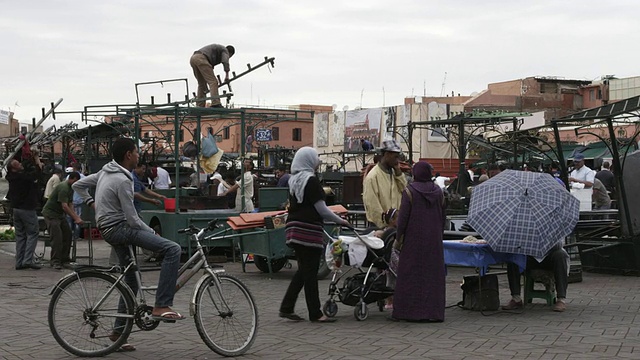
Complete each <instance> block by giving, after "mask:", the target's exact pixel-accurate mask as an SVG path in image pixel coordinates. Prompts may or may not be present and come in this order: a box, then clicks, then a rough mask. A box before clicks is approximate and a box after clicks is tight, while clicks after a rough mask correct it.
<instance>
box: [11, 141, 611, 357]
mask: <svg viewBox="0 0 640 360" xmlns="http://www.w3.org/2000/svg"><path fill="white" fill-rule="evenodd" d="M401 152H402V151H401V148H400V146H399V145H398V143H397V142H396V141H394V140H388V141H384V142H383V146H382V148H381V149H379V153H378V154H377V156H376V160H377V161H376V162H375V163H374V164H373V165H371V166H368V167H367V168H366V171H364V172H363V194H362V196H363V203H364V206H365V212H366V218H367V220H368V222H369V223H370V224H371V225H373V226H375V227H376V228H378V229H379V232H378V235H379V236H381V238H384V239H387V238H388V237H389V235H390V234H393V240H392V241H393V246H392V253H391V257H390V260H391V261H390V262H391V267H392V269H393V270H394V272H395V273H396V274H397V277H395V276H388V278H387V285H388V286H390V287H393V288H395V293H394V296H393V298H390V299H388V300H387V303H386V306H385V308H386V309H388V310H390V311H391V314H390V318H391V319H392V320H406V321H421V322H423V321H428V322H441V321H444V319H445V312H444V309H445V273H446V271H445V264H444V256H443V242H442V240H443V232H444V230H445V229H444V224H445V210H446V204H447V196H448V193H449V192H451V191H452V189H451V186H452V185H453V183H454V181H455V180H456V179H452V178H450V177H446V176H442V175H441V174H440V173H439V172H435V169H434V168H433V166H432V165H431V164H429V163H427V162H424V161H419V162H417V163H415V164H414V165H413V168H412V171H411V177H410V178H409V179H410V181H407V179H408V177H407V174H406V173H405V172H403V171H402V170H401V168H400V157H401ZM112 155H113V161H112V162H110V163H108V164H107V165H105V166H104V167H103V168H102V169H101V170H100V171H99V172H97V173H95V174H90V175H86V176H85V174H83V171H82V166H80V164H79V163H74V164H72V165H71V166H70V167H69V168H67V169H66V176H65V171H62V169H61V168H58V167H54V168H53V169H52V176H51V177H50V178H49V179H48V181H47V183H46V186H45V189H44V193H43V194H41V193H40V188H39V185H38V179H39V177H40V175H41V174H42V168H43V165H42V163H41V162H40V160H39V158H38V154H37V152H35V153H34V154H33V155H32V158H31V159H30V160H29V166H28V167H25V166H23V164H22V163H21V162H20V161H18V160H12V161H11V162H10V163H9V164H8V174H7V180H8V182H9V193H8V199H9V200H10V202H11V205H12V208H13V214H14V222H15V227H16V237H17V238H16V265H15V268H16V269H17V270H22V269H29V268H31V269H40V265H38V264H37V263H36V262H35V261H34V259H33V253H34V250H35V244H36V243H37V237H38V233H39V229H38V221H37V214H36V211H37V209H38V207H39V206H40V203H41V202H42V214H43V216H44V220H45V222H46V226H47V231H48V233H49V236H50V238H51V247H52V253H51V261H50V262H51V266H53V267H54V268H56V269H61V268H62V267H64V266H65V265H66V264H68V263H69V261H70V245H71V240H72V239H73V237H74V236H75V237H78V236H79V235H74V228H77V229H78V230H77V231H78V232H79V230H80V226H81V225H82V224H83V220H82V206H83V205H86V206H90V207H92V208H93V209H94V210H95V212H96V222H97V226H98V228H99V229H100V231H101V233H102V235H103V237H104V238H105V240H107V242H109V243H110V244H111V245H114V254H115V256H116V257H117V259H118V261H120V262H121V263H122V262H126V261H127V256H128V251H127V247H126V245H135V246H137V247H140V248H143V249H147V250H148V251H150V252H152V253H153V254H154V255H155V256H161V257H162V258H163V259H164V260H163V262H162V270H161V274H160V279H161V280H160V283H159V289H158V294H157V298H156V304H155V307H154V310H153V316H156V317H157V318H158V319H161V320H175V319H181V318H183V317H182V315H180V314H178V313H176V312H175V311H173V310H171V308H170V306H171V305H172V299H173V289H172V288H171V287H169V286H162V285H161V284H162V283H165V284H171V283H173V282H175V274H176V273H177V264H178V259H179V254H180V249H179V246H177V245H176V244H175V243H174V242H173V241H170V240H167V239H163V238H162V237H160V236H159V235H157V234H155V232H154V231H153V229H151V228H149V227H148V226H147V225H146V224H145V223H144V222H143V221H142V218H141V216H140V211H141V204H142V203H143V202H147V203H150V204H153V205H154V206H161V205H162V203H163V200H164V199H165V198H166V196H165V195H162V194H161V193H159V192H157V190H162V189H167V188H169V187H170V186H171V185H172V184H171V178H170V176H169V173H168V172H167V170H166V169H163V168H162V167H161V166H158V165H157V164H151V166H147V165H146V164H144V163H142V162H139V156H138V152H137V147H136V146H135V144H134V143H133V141H132V140H130V139H124V138H122V139H118V140H117V141H116V142H115V143H114V145H113V153H112ZM319 164H320V161H319V159H318V153H317V152H316V150H315V149H313V148H311V147H303V148H301V149H299V150H298V151H297V152H296V154H295V157H294V159H293V162H292V164H291V173H289V172H288V171H287V168H286V167H284V166H280V167H277V168H276V170H275V178H274V180H273V182H274V185H276V186H278V187H287V188H289V207H288V210H289V215H288V221H287V224H286V229H285V232H286V242H287V244H288V245H289V246H290V247H292V248H293V249H295V254H296V258H297V260H298V269H297V271H296V273H295V275H294V277H293V278H292V280H291V283H290V285H289V288H288V290H287V292H286V294H285V296H284V298H283V300H282V303H281V305H280V309H279V310H280V316H281V317H282V318H286V319H290V320H294V321H300V320H303V318H302V317H301V316H299V315H298V314H296V313H295V311H294V310H295V304H296V300H297V298H298V295H299V293H300V292H301V291H302V290H303V289H304V292H305V300H306V304H307V310H308V318H309V320H310V321H317V322H332V321H334V319H332V318H328V317H326V316H325V315H324V314H323V313H322V311H321V309H320V301H319V295H318V282H317V279H316V273H317V271H318V265H319V261H320V257H321V256H322V248H323V241H322V235H323V232H322V224H323V221H325V220H329V221H332V222H335V223H337V224H339V225H343V226H351V225H350V224H349V223H348V222H347V221H346V220H344V219H342V218H340V217H338V216H337V215H335V214H334V213H332V212H331V211H330V210H329V209H328V208H327V206H326V202H325V192H324V190H323V188H322V186H321V185H320V181H319V179H318V178H317V177H316V176H315V172H316V171H317V169H318V166H319ZM242 166H243V170H244V171H243V178H242V181H240V179H238V178H236V176H235V175H236V174H235V172H234V171H224V170H225V169H222V168H218V169H217V170H216V172H215V173H213V174H211V175H210V176H209V175H206V177H205V180H206V182H207V183H208V184H209V185H210V188H211V189H213V194H215V196H219V197H224V198H226V199H227V204H228V206H229V207H234V208H235V209H236V210H238V211H243V212H251V211H253V209H254V205H253V202H252V198H253V195H254V182H255V181H256V176H255V174H254V173H253V166H254V165H253V162H252V161H250V160H245V161H244V162H243V165H242ZM502 170H504V168H502V167H500V166H498V165H490V166H488V167H487V168H486V170H482V169H469V172H467V173H465V174H464V175H465V176H467V175H468V179H466V180H467V182H466V183H467V184H469V185H471V188H470V189H467V190H468V194H469V196H471V195H472V191H471V190H472V187H473V186H477V185H479V184H481V183H482V182H484V181H487V180H488V179H490V178H491V177H494V176H496V175H498V174H499V173H500V172H501V171H502ZM523 170H526V171H531V169H523ZM548 172H549V173H550V175H551V176H554V177H556V178H557V179H558V180H559V182H561V183H562V184H563V185H564V183H563V182H562V180H561V179H560V178H561V177H560V173H559V171H558V169H557V167H556V166H551V167H550V169H549V171H548ZM566 178H567V179H568V181H569V186H568V187H570V188H574V189H591V190H592V192H593V202H594V204H595V209H609V208H610V207H611V196H612V195H611V194H614V193H615V181H614V176H613V174H612V173H611V170H610V165H609V163H608V162H604V163H603V164H602V170H601V171H599V172H595V171H593V170H591V169H590V168H589V167H587V166H586V165H585V159H584V156H582V154H580V153H577V154H575V155H574V156H573V169H572V171H571V172H570V173H569V174H568V176H567V177H566ZM195 179H196V181H197V182H201V181H202V179H201V177H200V176H199V174H197V173H196V178H195ZM191 180H192V182H193V181H194V179H191ZM474 180H475V181H474ZM129 185H131V186H130V188H129ZM241 186H244V188H243V189H241ZM93 189H95V196H92V195H90V192H89V191H90V190H93ZM242 193H243V194H244V199H243V198H242V196H241V194H242ZM243 200H244V201H243ZM95 203H99V204H101V206H100V207H98V208H96V207H95ZM76 234H77V233H76ZM567 259H568V255H567V254H566V252H565V251H564V249H563V248H562V246H561V245H560V246H557V247H555V248H554V249H552V251H550V252H549V253H548V254H547V256H546V257H545V259H544V260H543V261H537V260H535V259H533V258H529V259H528V263H527V268H536V267H542V268H548V269H552V270H553V271H554V272H555V274H556V279H555V280H556V281H555V283H556V288H557V295H558V302H557V303H556V305H554V307H553V309H554V310H555V311H564V310H565V308H566V303H565V298H566V291H567V274H568V265H567V264H568V262H567V261H566V260H567ZM563 274H564V275H563ZM508 278H509V287H510V290H511V294H512V299H510V300H509V302H508V303H506V304H505V305H504V306H503V309H505V310H513V309H519V308H521V307H522V306H523V303H522V298H521V297H520V273H519V269H518V268H517V267H515V266H513V265H511V264H510V265H509V266H508ZM129 281H130V282H131V284H130V285H131V286H135V281H133V279H129ZM117 331H118V329H117V328H116V329H114V332H117ZM127 345H128V344H127Z"/></svg>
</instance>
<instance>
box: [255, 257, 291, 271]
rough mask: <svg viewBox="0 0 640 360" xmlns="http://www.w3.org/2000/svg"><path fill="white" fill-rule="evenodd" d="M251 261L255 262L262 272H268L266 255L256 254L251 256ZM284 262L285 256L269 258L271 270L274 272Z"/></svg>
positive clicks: (285, 261) (282, 265) (278, 269)
mask: <svg viewBox="0 0 640 360" xmlns="http://www.w3.org/2000/svg"><path fill="white" fill-rule="evenodd" d="M253 263H254V264H256V267H257V268H258V269H259V270H260V271H262V272H263V273H268V272H269V264H268V263H267V258H266V257H264V256H257V255H256V256H254V257H253ZM286 263H287V258H280V259H271V271H273V272H274V273H275V272H278V271H280V269H282V268H283V267H284V265H285V264H286Z"/></svg>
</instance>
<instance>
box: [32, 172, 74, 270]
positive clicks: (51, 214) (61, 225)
mask: <svg viewBox="0 0 640 360" xmlns="http://www.w3.org/2000/svg"><path fill="white" fill-rule="evenodd" d="M78 180H80V174H79V173H77V172H75V171H73V172H71V173H70V174H69V176H67V180H65V181H63V182H61V183H60V184H58V186H56V187H55V189H53V192H52V193H51V196H50V197H49V200H47V203H46V204H45V205H44V206H43V207H42V215H43V216H44V222H45V223H46V224H47V230H49V236H50V237H51V261H50V264H51V266H53V267H54V268H55V269H58V270H59V269H62V266H63V264H65V263H68V262H69V261H70V257H69V255H70V251H71V242H72V238H71V236H72V234H71V228H70V227H69V224H68V223H67V220H66V219H65V216H67V215H68V216H70V217H71V218H72V219H73V222H74V223H75V224H78V225H82V223H83V221H82V219H81V218H80V216H78V215H77V214H76V213H75V212H74V211H73V206H72V204H73V190H72V189H71V185H73V184H74V183H75V182H76V181H78Z"/></svg>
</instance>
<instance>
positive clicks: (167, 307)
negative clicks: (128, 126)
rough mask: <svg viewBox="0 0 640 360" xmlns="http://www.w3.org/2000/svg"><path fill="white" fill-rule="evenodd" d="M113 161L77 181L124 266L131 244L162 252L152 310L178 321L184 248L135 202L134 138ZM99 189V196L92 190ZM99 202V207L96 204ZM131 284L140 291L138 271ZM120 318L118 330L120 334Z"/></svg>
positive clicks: (117, 149) (117, 146)
mask: <svg viewBox="0 0 640 360" xmlns="http://www.w3.org/2000/svg"><path fill="white" fill-rule="evenodd" d="M111 153H112V156H113V161H111V162H109V163H108V164H106V165H104V166H103V167H102V170H100V171H99V172H98V173H96V174H92V175H89V176H87V177H85V178H83V179H81V180H79V181H77V182H76V183H74V184H73V190H74V191H76V192H77V193H78V194H79V195H80V196H81V197H82V199H83V201H84V202H85V203H86V204H87V205H88V206H92V207H93V208H94V209H95V213H96V223H97V225H98V229H100V232H101V233H102V236H103V238H104V239H105V240H106V241H107V242H108V243H109V244H111V245H113V246H114V248H115V250H116V253H117V254H118V259H119V261H120V264H121V265H127V264H128V263H129V260H128V257H129V256H128V255H129V251H128V246H129V245H134V246H138V247H141V248H143V249H148V250H151V251H153V252H156V253H160V254H161V255H162V256H163V258H164V260H163V261H162V268H161V270H160V278H159V279H158V290H157V292H156V301H155V305H154V307H153V311H152V314H151V315H152V317H153V319H154V320H159V321H175V320H182V319H184V317H183V316H182V315H180V314H179V313H178V312H176V311H173V310H172V309H171V306H172V305H173V297H174V294H175V288H176V282H177V277H178V270H179V267H180V254H181V248H180V245H178V244H177V243H175V242H173V241H171V240H167V239H165V238H163V237H161V236H159V235H157V234H156V233H155V232H154V231H153V229H152V228H150V227H149V226H148V225H146V224H145V223H144V222H143V221H142V220H141V219H140V217H138V214H137V212H136V209H135V207H134V205H133V178H132V175H131V170H133V169H134V168H135V167H136V165H137V164H138V158H139V155H138V148H137V147H136V144H135V143H134V141H133V140H132V139H129V138H119V139H117V140H116V141H115V142H114V143H113V145H112V147H111ZM90 188H95V199H94V198H92V197H91V195H90V194H89V189H90ZM96 204H97V206H96ZM126 280H127V284H128V285H129V286H130V287H131V288H132V290H133V291H134V292H137V291H138V289H137V283H136V281H135V274H134V273H133V272H131V273H130V274H127V278H126ZM118 320H122V319H120V318H119V319H117V320H116V327H115V329H114V333H118Z"/></svg>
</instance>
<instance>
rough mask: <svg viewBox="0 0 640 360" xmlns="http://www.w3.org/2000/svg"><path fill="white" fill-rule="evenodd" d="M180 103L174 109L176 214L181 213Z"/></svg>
mask: <svg viewBox="0 0 640 360" xmlns="http://www.w3.org/2000/svg"><path fill="white" fill-rule="evenodd" d="M178 109H179V108H178V105H176V106H175V108H174V110H173V116H174V119H173V124H174V131H175V132H174V135H173V138H174V141H173V143H174V147H173V157H174V160H175V163H176V165H175V166H176V183H175V186H176V192H175V193H176V208H175V210H174V212H175V213H176V214H178V213H180V149H179V146H180V136H179V134H180V121H178Z"/></svg>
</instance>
